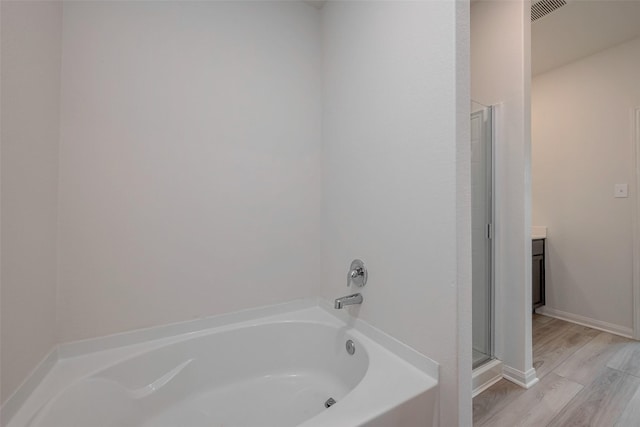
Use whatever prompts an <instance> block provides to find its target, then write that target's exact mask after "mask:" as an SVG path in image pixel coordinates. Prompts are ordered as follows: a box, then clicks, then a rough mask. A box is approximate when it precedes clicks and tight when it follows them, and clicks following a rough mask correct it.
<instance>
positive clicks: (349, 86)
mask: <svg viewBox="0 0 640 427" xmlns="http://www.w3.org/2000/svg"><path fill="white" fill-rule="evenodd" d="M457 7H458V8H461V7H463V6H461V5H456V4H455V3H454V2H329V3H327V4H326V5H325V7H324V9H323V37H324V77H325V87H324V110H323V111H324V115H323V120H324V121H323V139H324V147H323V148H324V157H323V159H324V162H323V172H324V173H323V179H324V181H323V182H324V187H323V197H324V198H323V200H324V202H323V221H324V233H323V271H324V282H325V288H324V289H323V293H324V295H325V297H326V298H329V299H333V298H336V297H339V296H343V295H346V294H348V293H351V292H355V291H356V289H353V288H350V289H347V287H346V274H347V271H348V268H349V264H350V262H351V260H352V259H354V258H361V259H362V260H364V262H365V264H366V266H367V267H368V269H369V282H368V283H367V285H366V286H365V287H364V288H362V289H361V292H362V294H363V297H364V302H363V304H362V305H361V306H357V307H352V308H350V311H351V313H352V314H354V315H356V316H358V317H360V318H362V319H364V320H366V321H368V322H370V323H371V324H373V325H374V326H376V327H378V328H380V329H382V330H384V331H386V332H387V333H390V334H391V335H393V336H395V337H396V338H398V339H399V340H401V341H403V342H405V343H407V344H409V345H411V346H413V347H414V348H416V349H417V350H418V351H420V352H422V353H424V354H426V355H427V356H429V357H431V358H433V359H434V360H436V361H437V362H438V363H440V364H441V377H440V386H441V397H440V399H441V400H440V412H441V414H440V415H441V420H440V422H441V425H443V426H453V425H470V424H471V416H470V414H471V336H470V322H471V321H470V316H469V309H470V286H469V284H470V278H469V272H470V263H468V262H467V261H469V259H470V258H469V252H470V240H469V236H470V222H469V221H470V217H469V215H468V212H469V209H470V208H469V194H470V193H469V181H468V173H469V170H468V169H469V163H468V162H469V160H468V157H469V98H468V94H469V93H468V87H467V84H468V83H466V82H468V62H467V59H466V57H467V55H468V45H466V44H465V43H466V41H468V28H467V27H466V26H465V22H468V9H466V10H465V9H461V10H457V9H456V8H457ZM465 7H468V5H465ZM456 14H459V15H456ZM457 18H459V19H460V21H459V22H458V23H456V19H457ZM456 31H459V33H458V37H459V39H460V40H456ZM456 49H459V50H458V52H457V53H458V54H459V57H457V56H456ZM458 91H459V92H458ZM460 111H461V113H459V112H460ZM460 117H462V120H461V121H460ZM457 143H458V144H459V145H458V146H457V145H456V144H457ZM459 147H464V148H462V149H461V150H462V151H458V150H459ZM457 155H459V156H460V159H461V161H463V165H464V166H465V167H464V168H462V169H461V170H460V171H458V170H457V168H456V160H457ZM457 172H460V175H457ZM465 175H466V176H465ZM458 179H459V181H458ZM458 186H459V187H458ZM458 190H459V191H458ZM457 208H460V210H459V211H457V210H456V209H457ZM457 213H458V215H457ZM457 230H462V231H460V232H459V233H457ZM463 231H464V233H463ZM467 233H469V234H467ZM457 237H458V238H459V240H457ZM461 254H463V255H461ZM458 256H461V259H462V260H461V262H460V264H458V263H457V260H458ZM459 267H460V270H458V268H459ZM358 290H360V289H358ZM459 294H460V301H464V303H465V304H468V305H469V307H467V306H465V305H462V306H461V307H458V301H459V298H458V296H459ZM461 319H462V320H461ZM460 336H464V339H462V340H460V341H459V340H458V339H459V337H460ZM420 421H421V422H424V421H422V420H420ZM420 421H418V420H416V425H419V422H420Z"/></svg>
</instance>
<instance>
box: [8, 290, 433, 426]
mask: <svg viewBox="0 0 640 427" xmlns="http://www.w3.org/2000/svg"><path fill="white" fill-rule="evenodd" d="M274 310H275V311H280V313H278V314H269V315H266V316H261V314H265V313H269V311H270V312H271V313H273V312H274ZM339 314H340V315H341V316H343V319H342V320H341V319H340V318H338V317H336V316H334V313H333V311H332V309H327V308H325V307H320V306H318V305H316V304H315V303H313V304H312V303H310V302H308V301H307V302H304V303H303V302H298V303H295V304H288V305H283V306H278V307H277V308H271V309H267V311H265V309H260V310H253V311H247V312H243V313H241V314H236V315H233V316H222V317H219V318H216V320H215V321H214V323H216V326H213V327H209V328H207V329H204V330H197V331H196V330H193V329H194V328H196V327H198V326H203V325H206V322H207V321H196V322H189V323H188V326H185V325H186V324H183V325H182V326H175V325H174V326H172V327H164V328H156V329H155V330H150V331H142V332H134V333H132V334H124V335H120V336H115V338H114V337H110V338H107V339H102V340H100V339H98V340H90V341H87V342H81V343H79V344H73V345H71V346H66V347H63V348H61V350H60V352H61V355H62V356H73V357H61V358H60V359H59V360H58V362H57V363H56V364H55V365H54V367H53V368H52V370H51V371H50V372H49V374H48V375H47V376H46V377H45V378H44V380H43V381H42V383H41V384H40V385H39V386H38V388H36V390H35V391H34V392H33V393H32V394H31V396H30V397H29V399H28V400H27V401H26V402H25V403H24V405H23V406H22V408H21V409H20V410H19V411H18V413H17V414H16V415H15V417H13V419H12V420H11V422H10V423H9V427H76V426H77V427H94V426H95V427H98V426H100V427H116V426H118V427H129V426H140V427H152V426H153V427H178V426H180V427H200V426H207V427H214V426H215V427H223V426H224V427H293V426H300V427H354V426H368V427H383V426H384V427H393V426H407V427H414V426H432V425H435V424H436V400H437V365H436V364H435V363H434V362H432V361H431V360H429V359H427V358H424V357H423V356H421V355H419V354H418V353H416V352H414V351H413V350H411V349H409V348H408V347H406V346H403V345H402V344H400V343H398V342H397V341H395V340H393V339H391V338H390V337H388V336H386V335H384V334H382V333H381V332H379V331H377V330H375V329H373V328H371V327H370V326H368V325H367V324H365V323H364V322H361V321H355V320H353V319H347V318H344V315H343V312H341V313H339ZM243 317H244V320H239V319H242V318H243ZM345 320H346V321H345ZM228 321H232V323H230V324H224V323H228ZM209 322H211V321H209ZM198 323H199V324H200V325H198ZM176 327H177V328H178V329H180V328H183V329H184V328H187V329H190V330H191V331H190V332H186V333H181V334H178V335H173V336H169V337H165V338H159V339H153V340H148V339H149V337H151V336H154V335H155V336H157V335H158V334H171V333H172V332H175V330H176V329H175V328H176ZM172 328H173V329H172ZM136 340H137V341H143V342H139V343H135V344H130V342H132V341H136ZM347 340H352V341H353V343H354V344H355V353H354V354H353V355H350V354H349V353H348V352H347V350H346V345H345V344H346V342H347ZM124 343H128V345H125V346H122V344H124ZM118 344H120V346H119V347H116V348H110V349H109V348H105V347H110V346H113V345H118ZM95 348H98V349H100V350H99V351H93V352H90V353H87V350H89V349H95ZM79 353H80V355H77V354H79ZM329 398H333V399H334V400H335V401H336V403H335V404H333V405H332V406H330V407H329V408H326V407H325V402H326V401H327V400H328V399H329Z"/></svg>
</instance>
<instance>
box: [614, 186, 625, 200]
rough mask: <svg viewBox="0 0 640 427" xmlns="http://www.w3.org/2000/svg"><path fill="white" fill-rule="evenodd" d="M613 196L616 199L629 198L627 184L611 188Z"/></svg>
mask: <svg viewBox="0 0 640 427" xmlns="http://www.w3.org/2000/svg"><path fill="white" fill-rule="evenodd" d="M613 195H614V197H617V198H624V197H629V185H628V184H616V185H614V186H613Z"/></svg>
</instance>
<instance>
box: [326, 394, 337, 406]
mask: <svg viewBox="0 0 640 427" xmlns="http://www.w3.org/2000/svg"><path fill="white" fill-rule="evenodd" d="M335 403H336V400H335V399H334V398H333V397H330V398H328V399H327V401H326V402H324V407H325V408H330V407H331V406H333V404H335Z"/></svg>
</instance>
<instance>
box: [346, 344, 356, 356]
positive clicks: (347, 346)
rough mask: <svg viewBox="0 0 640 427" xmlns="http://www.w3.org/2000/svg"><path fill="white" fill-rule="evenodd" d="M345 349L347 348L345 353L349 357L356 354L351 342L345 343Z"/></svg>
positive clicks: (354, 346)
mask: <svg viewBox="0 0 640 427" xmlns="http://www.w3.org/2000/svg"><path fill="white" fill-rule="evenodd" d="M345 347H346V348H347V353H349V354H351V355H353V353H355V352H356V345H355V343H354V342H353V341H351V340H347V343H346V345H345Z"/></svg>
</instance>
